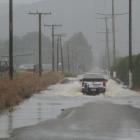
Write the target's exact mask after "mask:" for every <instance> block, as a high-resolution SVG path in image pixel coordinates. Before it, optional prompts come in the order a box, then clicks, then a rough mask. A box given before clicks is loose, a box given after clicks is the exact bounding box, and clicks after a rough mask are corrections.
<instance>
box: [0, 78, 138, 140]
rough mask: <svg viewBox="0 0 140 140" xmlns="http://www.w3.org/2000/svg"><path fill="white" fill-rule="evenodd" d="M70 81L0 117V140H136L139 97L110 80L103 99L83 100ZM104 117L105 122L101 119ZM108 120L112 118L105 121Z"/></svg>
mask: <svg viewBox="0 0 140 140" xmlns="http://www.w3.org/2000/svg"><path fill="white" fill-rule="evenodd" d="M69 80H70V82H69V83H66V84H57V85H54V86H51V87H49V89H48V90H47V91H43V92H42V93H41V94H37V95H34V96H33V97H32V98H31V99H29V100H26V101H25V102H23V103H22V104H21V105H19V106H17V107H16V108H15V111H14V112H12V113H9V112H5V113H3V114H2V115H1V116H0V124H1V125H0V138H8V137H10V136H11V135H12V137H11V139H15V140H19V139H20V140H25V139H26V140H28V139H29V140H32V139H33V140H35V139H36V140H37V139H42V140H46V139H50V140H51V139H52V140H55V139H56V138H58V136H60V138H58V139H57V140H59V139H60V140H63V139H65V140H66V139H68V140H69V139H70V140H71V139H72V140H73V139H75V138H76V139H80V140H82V139H83V140H85V139H86V140H88V139H93V136H94V138H95V139H101V140H102V139H105V140H109V138H110V140H111V139H117V140H125V139H127V140H132V139H133V140H135V139H137V138H138V137H137V136H140V119H139V118H140V110H139V108H140V97H139V94H137V93H136V92H134V91H130V90H128V89H124V88H123V87H122V85H118V84H116V83H115V82H114V81H112V80H110V81H109V82H108V88H107V92H106V95H105V96H103V95H100V96H96V97H92V96H83V95H82V93H81V92H80V86H81V85H80V83H79V82H78V81H77V80H76V79H69ZM87 103H88V104H87ZM84 104H86V105H84ZM83 105H84V106H83ZM80 106H82V107H80ZM75 107H79V108H75ZM69 108H73V109H69ZM66 109H68V110H66ZM115 110H116V111H115ZM62 112H63V113H62ZM92 112H93V113H92ZM117 112H118V114H116V113H117ZM61 113H62V114H61ZM78 113H79V114H78ZM86 113H87V115H85V114H86ZM60 114H61V116H59V115H60ZM108 114H110V115H108ZM104 115H106V117H105V118H104V117H101V116H104ZM58 116H59V118H58V119H56V118H57V117H58ZM109 116H112V117H111V118H110V119H108V117H109ZM52 119H55V120H53V121H51V120H52ZM47 120H50V121H47ZM83 120H84V121H83ZM86 120H87V121H86ZM46 121H47V122H46ZM109 121H110V123H109ZM68 122H69V123H68ZM37 124H39V125H37ZM90 124H91V126H90ZM95 124H96V125H95ZM101 124H104V125H101ZM33 125H34V126H33ZM28 126H30V127H28ZM81 126H82V127H81ZM84 126H85V127H84ZM94 126H96V127H94ZM23 127H25V128H23ZM18 128H23V129H20V130H18ZM50 128H51V130H52V131H51V130H50ZM95 128H98V129H95ZM14 129H16V131H14V133H13V130H14ZM90 129H91V130H92V129H93V130H95V132H96V131H97V132H96V133H93V131H90ZM29 130H30V131H29ZM39 130H40V131H39ZM58 130H59V131H58ZM116 130H117V132H116ZM58 132H59V133H58ZM84 132H85V133H84ZM103 132H104V133H105V134H104V133H103ZM33 133H34V134H38V135H34V134H33ZM60 134H61V135H60ZM74 134H75V135H74ZM96 134H97V135H96ZM102 134H103V135H102ZM114 134H116V135H114ZM31 135H32V136H31ZM129 135H131V137H130V136H129ZM25 136H27V137H25ZM38 136H40V138H39V137H38ZM99 136H100V137H99ZM66 137H67V138H66ZM106 137H107V138H106ZM136 137H137V138H136Z"/></svg>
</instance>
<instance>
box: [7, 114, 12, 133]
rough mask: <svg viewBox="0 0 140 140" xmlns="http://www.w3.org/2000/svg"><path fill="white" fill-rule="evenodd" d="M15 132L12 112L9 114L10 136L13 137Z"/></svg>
mask: <svg viewBox="0 0 140 140" xmlns="http://www.w3.org/2000/svg"><path fill="white" fill-rule="evenodd" d="M12 130H13V115H12V112H10V111H9V113H8V134H9V135H11V133H12Z"/></svg>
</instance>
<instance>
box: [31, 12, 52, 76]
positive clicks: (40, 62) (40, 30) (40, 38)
mask: <svg viewBox="0 0 140 140" xmlns="http://www.w3.org/2000/svg"><path fill="white" fill-rule="evenodd" d="M29 14H30V15H37V16H38V18H39V40H38V42H39V76H41V75H42V15H51V12H50V13H42V12H35V13H31V12H29Z"/></svg>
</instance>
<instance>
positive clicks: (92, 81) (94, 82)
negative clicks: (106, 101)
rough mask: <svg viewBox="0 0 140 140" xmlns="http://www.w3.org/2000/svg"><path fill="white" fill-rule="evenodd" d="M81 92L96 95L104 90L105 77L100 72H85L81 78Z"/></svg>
mask: <svg viewBox="0 0 140 140" xmlns="http://www.w3.org/2000/svg"><path fill="white" fill-rule="evenodd" d="M81 82H82V92H83V94H85V95H98V94H100V93H103V94H104V93H105V92H106V82H107V79H106V78H105V76H104V75H102V74H96V73H90V74H85V75H84V76H83V78H82V79H81Z"/></svg>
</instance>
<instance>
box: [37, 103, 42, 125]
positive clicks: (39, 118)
mask: <svg viewBox="0 0 140 140" xmlns="http://www.w3.org/2000/svg"><path fill="white" fill-rule="evenodd" d="M41 106H42V104H41V103H40V102H39V103H38V123H40V122H41V118H42V117H41V112H42V107H41Z"/></svg>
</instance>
